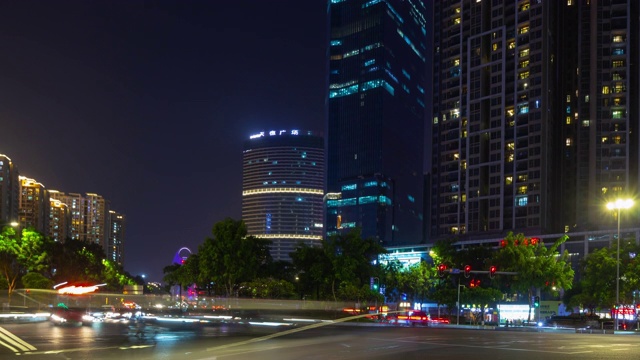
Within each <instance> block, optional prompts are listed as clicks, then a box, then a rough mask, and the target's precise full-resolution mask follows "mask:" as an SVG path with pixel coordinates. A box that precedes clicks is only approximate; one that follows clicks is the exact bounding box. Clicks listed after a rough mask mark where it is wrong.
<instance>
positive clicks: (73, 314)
mask: <svg viewBox="0 0 640 360" xmlns="http://www.w3.org/2000/svg"><path fill="white" fill-rule="evenodd" d="M49 321H51V323H52V324H53V325H63V326H75V325H79V326H82V325H84V324H87V323H90V322H93V319H90V318H89V317H88V315H87V313H86V311H85V310H84V309H76V308H68V307H57V308H55V309H54V310H53V311H52V312H51V315H50V316H49Z"/></svg>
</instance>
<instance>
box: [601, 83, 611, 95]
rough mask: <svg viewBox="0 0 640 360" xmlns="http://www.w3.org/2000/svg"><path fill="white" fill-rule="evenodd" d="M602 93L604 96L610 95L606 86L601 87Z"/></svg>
mask: <svg viewBox="0 0 640 360" xmlns="http://www.w3.org/2000/svg"><path fill="white" fill-rule="evenodd" d="M602 93H603V94H605V95H606V94H609V93H610V90H609V87H608V86H606V85H605V86H603V87H602Z"/></svg>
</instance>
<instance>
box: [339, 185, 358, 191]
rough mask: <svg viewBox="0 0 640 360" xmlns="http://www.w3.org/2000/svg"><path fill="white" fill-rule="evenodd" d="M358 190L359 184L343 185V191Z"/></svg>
mask: <svg viewBox="0 0 640 360" xmlns="http://www.w3.org/2000/svg"><path fill="white" fill-rule="evenodd" d="M357 188H358V184H348V185H342V191H349V190H355V189H357Z"/></svg>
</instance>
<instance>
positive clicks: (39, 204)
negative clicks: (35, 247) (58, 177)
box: [18, 176, 50, 234]
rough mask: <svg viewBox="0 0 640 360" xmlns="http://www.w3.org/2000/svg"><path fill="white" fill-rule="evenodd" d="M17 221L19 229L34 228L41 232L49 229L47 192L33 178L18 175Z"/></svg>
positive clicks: (45, 232)
mask: <svg viewBox="0 0 640 360" xmlns="http://www.w3.org/2000/svg"><path fill="white" fill-rule="evenodd" d="M19 179H20V196H19V201H18V202H19V204H18V213H19V216H18V222H19V224H20V228H21V229H27V228H29V229H34V230H35V231H37V232H39V233H41V234H47V232H48V231H49V211H50V208H49V207H50V202H49V192H48V191H47V189H46V188H45V187H44V185H42V184H41V183H39V182H38V181H36V180H34V179H30V178H28V177H25V176H20V177H19Z"/></svg>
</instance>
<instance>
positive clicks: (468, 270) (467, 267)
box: [464, 265, 471, 278]
mask: <svg viewBox="0 0 640 360" xmlns="http://www.w3.org/2000/svg"><path fill="white" fill-rule="evenodd" d="M470 274H471V265H465V266H464V277H466V278H468V277H469V275H470Z"/></svg>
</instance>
